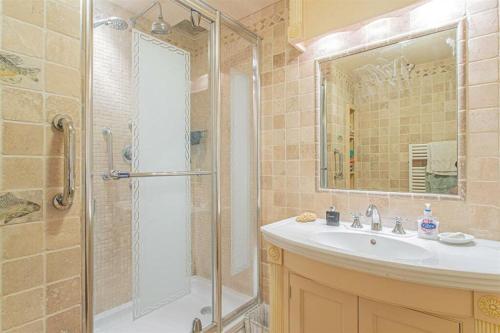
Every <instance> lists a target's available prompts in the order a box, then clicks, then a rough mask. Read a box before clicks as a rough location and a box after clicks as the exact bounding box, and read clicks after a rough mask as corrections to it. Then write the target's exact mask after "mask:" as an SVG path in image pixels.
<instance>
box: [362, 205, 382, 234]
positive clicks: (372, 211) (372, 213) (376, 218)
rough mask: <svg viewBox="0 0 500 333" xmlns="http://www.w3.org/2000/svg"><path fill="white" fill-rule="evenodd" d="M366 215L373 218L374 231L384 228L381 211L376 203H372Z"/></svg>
mask: <svg viewBox="0 0 500 333" xmlns="http://www.w3.org/2000/svg"><path fill="white" fill-rule="evenodd" d="M365 215H366V217H371V218H372V223H371V230H372V231H381V230H382V219H381V218H380V213H379V211H378V208H377V206H375V205H374V204H370V205H369V206H368V208H367V209H366V214H365Z"/></svg>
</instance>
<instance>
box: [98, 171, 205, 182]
mask: <svg viewBox="0 0 500 333" xmlns="http://www.w3.org/2000/svg"><path fill="white" fill-rule="evenodd" d="M212 174H213V173H212V172H211V171H167V172H128V171H119V170H112V171H111V172H110V173H109V174H107V175H105V177H104V179H106V180H109V179H112V180H116V179H122V178H146V177H179V176H207V175H212Z"/></svg>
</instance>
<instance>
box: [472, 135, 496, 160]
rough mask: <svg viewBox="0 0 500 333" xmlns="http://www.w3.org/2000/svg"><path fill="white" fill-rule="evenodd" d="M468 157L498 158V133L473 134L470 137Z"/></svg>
mask: <svg viewBox="0 0 500 333" xmlns="http://www.w3.org/2000/svg"><path fill="white" fill-rule="evenodd" d="M467 152H468V157H469V158H473V156H498V133H497V132H489V133H471V134H470V135H469V145H468V150H467Z"/></svg>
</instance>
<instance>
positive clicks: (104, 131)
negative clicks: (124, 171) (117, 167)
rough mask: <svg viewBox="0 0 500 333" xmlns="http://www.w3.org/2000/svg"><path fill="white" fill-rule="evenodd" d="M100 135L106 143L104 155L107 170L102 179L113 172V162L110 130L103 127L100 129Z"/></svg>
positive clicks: (111, 133)
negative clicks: (105, 154)
mask: <svg viewBox="0 0 500 333" xmlns="http://www.w3.org/2000/svg"><path fill="white" fill-rule="evenodd" d="M102 135H103V136H104V140H105V141H106V153H107V158H108V170H107V172H106V174H104V175H103V178H106V177H107V175H109V174H111V171H113V170H114V162H113V132H112V131H111V128H109V127H104V128H103V129H102Z"/></svg>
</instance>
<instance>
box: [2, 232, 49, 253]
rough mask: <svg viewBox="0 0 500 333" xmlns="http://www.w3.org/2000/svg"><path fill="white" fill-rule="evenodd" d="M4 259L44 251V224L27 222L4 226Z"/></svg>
mask: <svg viewBox="0 0 500 333" xmlns="http://www.w3.org/2000/svg"><path fill="white" fill-rule="evenodd" d="M1 236H2V254H3V259H5V260H7V259H15V258H19V257H24V256H29V255H33V254H38V253H41V252H42V251H43V224H42V223H25V224H17V225H10V226H4V227H2V235H1Z"/></svg>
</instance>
